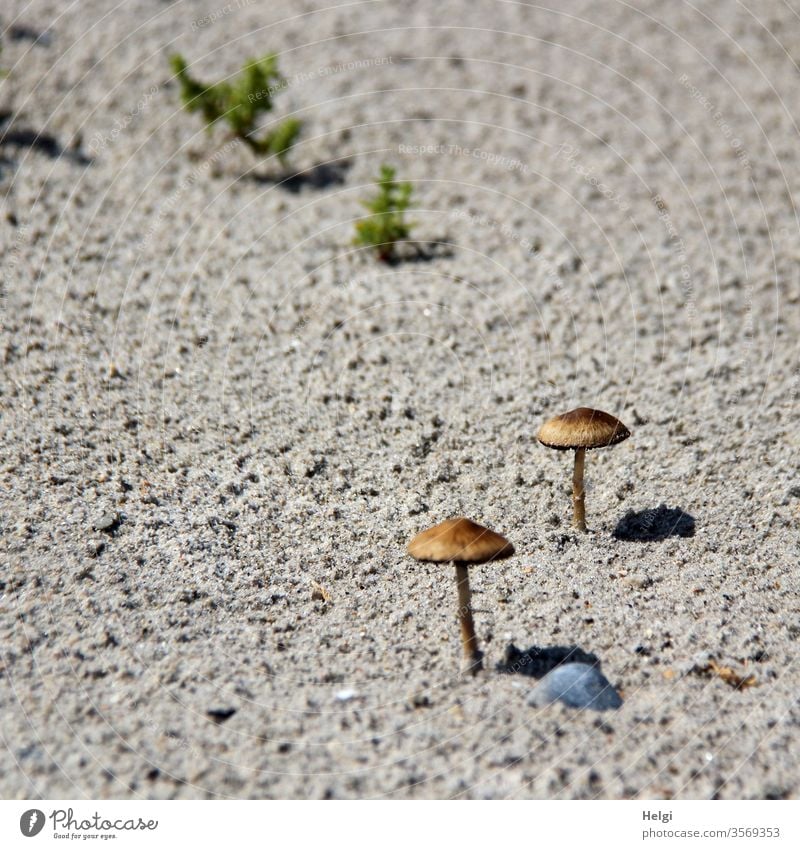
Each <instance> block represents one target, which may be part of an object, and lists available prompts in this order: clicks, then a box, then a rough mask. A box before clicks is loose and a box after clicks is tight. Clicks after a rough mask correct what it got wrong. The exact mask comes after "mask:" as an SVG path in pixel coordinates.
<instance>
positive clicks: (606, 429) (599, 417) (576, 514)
mask: <svg viewBox="0 0 800 849" xmlns="http://www.w3.org/2000/svg"><path fill="white" fill-rule="evenodd" d="M630 435H631V432H630V431H629V430H628V428H626V427H625V425H624V424H622V422H621V421H620V420H619V419H615V418H614V416H612V415H611V414H610V413H604V412H603V411H602V410H591V409H589V407H578V408H577V409H576V410H570V411H569V412H568V413H564V414H563V415H561V416H556V417H555V418H554V419H550V421H549V422H545V423H544V424H543V425H542V426H541V428H539V433H538V434H537V438H538V440H539V442H541V443H542V445H546V446H547V447H548V448H555V449H556V450H558V451H570V450H571V451H574V452H575V470H574V472H573V474H572V506H573V516H572V524H573V525H575V527H576V528H577V529H578V530H579V531H585V530H586V504H585V494H586V493H585V490H584V488H583V464H584V459H585V457H586V451H587V450H591V449H592V448H606V447H608V446H609V445H616V444H617V443H618V442H622V441H623V440H625V439H627V438H628V437H629V436H630Z"/></svg>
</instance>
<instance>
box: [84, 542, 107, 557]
mask: <svg viewBox="0 0 800 849" xmlns="http://www.w3.org/2000/svg"><path fill="white" fill-rule="evenodd" d="M105 547H106V543H105V540H102V539H90V540H89V542H88V543H86V550H87V552H88V553H89V556H90V557H99V556H100V555H101V554H102V553H103V549H104V548H105Z"/></svg>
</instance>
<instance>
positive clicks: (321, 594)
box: [311, 581, 331, 601]
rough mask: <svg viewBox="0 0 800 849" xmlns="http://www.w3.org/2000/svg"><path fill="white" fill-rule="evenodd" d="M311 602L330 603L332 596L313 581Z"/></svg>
mask: <svg viewBox="0 0 800 849" xmlns="http://www.w3.org/2000/svg"><path fill="white" fill-rule="evenodd" d="M311 600H312V601H330V600H331V594H330V593H329V592H328V591H327V590H326V589H325V587H323V586H322V584H320V583H318V582H317V581H311Z"/></svg>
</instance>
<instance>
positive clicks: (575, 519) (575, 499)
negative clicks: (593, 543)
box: [572, 448, 586, 531]
mask: <svg viewBox="0 0 800 849" xmlns="http://www.w3.org/2000/svg"><path fill="white" fill-rule="evenodd" d="M585 457H586V449H585V448H577V449H576V450H575V469H574V471H573V473H572V507H573V513H572V524H573V525H575V527H576V528H577V529H578V530H579V531H585V530H586V499H585V496H586V491H585V490H584V488H583V462H584V459H585Z"/></svg>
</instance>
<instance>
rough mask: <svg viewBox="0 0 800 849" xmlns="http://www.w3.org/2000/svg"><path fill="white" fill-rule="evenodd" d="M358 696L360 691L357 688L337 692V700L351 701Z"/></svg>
mask: <svg viewBox="0 0 800 849" xmlns="http://www.w3.org/2000/svg"><path fill="white" fill-rule="evenodd" d="M357 696H358V693H357V692H356V691H355V690H339V692H338V693H336V696H335V698H336V701H337V702H349V701H352V700H353V699H355V698H356V697H357Z"/></svg>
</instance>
